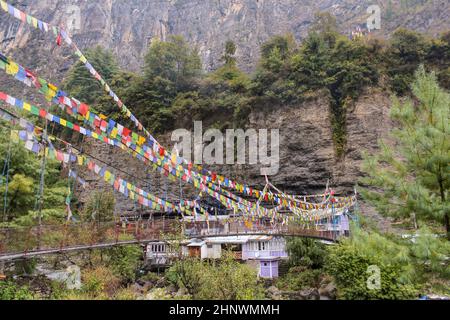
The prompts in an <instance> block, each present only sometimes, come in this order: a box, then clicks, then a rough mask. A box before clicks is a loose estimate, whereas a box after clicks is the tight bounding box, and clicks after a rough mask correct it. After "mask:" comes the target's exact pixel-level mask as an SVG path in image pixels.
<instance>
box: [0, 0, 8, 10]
mask: <svg viewBox="0 0 450 320" xmlns="http://www.w3.org/2000/svg"><path fill="white" fill-rule="evenodd" d="M0 4H1V6H2V9H3V10H5V11H8V5H7V4H6V2H4V1H0Z"/></svg>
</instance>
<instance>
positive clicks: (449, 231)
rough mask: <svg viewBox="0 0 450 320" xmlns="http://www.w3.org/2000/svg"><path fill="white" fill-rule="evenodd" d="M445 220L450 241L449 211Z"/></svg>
mask: <svg viewBox="0 0 450 320" xmlns="http://www.w3.org/2000/svg"><path fill="white" fill-rule="evenodd" d="M444 220H445V230H446V231H447V240H449V241H450V218H449V215H448V212H446V213H445V216H444Z"/></svg>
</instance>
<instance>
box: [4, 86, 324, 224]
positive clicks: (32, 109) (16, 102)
mask: <svg viewBox="0 0 450 320" xmlns="http://www.w3.org/2000/svg"><path fill="white" fill-rule="evenodd" d="M0 100H2V101H5V102H6V103H8V104H9V105H11V106H13V107H16V108H18V109H20V110H24V111H28V112H29V113H31V114H33V115H36V116H39V117H41V118H43V119H47V120H48V121H51V122H54V123H57V124H59V125H62V126H64V127H67V128H71V129H73V130H75V131H77V132H80V133H81V134H84V135H86V136H89V137H92V138H95V139H98V140H100V141H103V142H106V143H108V144H110V145H116V144H115V143H114V140H112V139H109V138H107V137H105V136H103V135H101V136H100V135H98V134H96V133H94V132H92V131H90V130H87V129H84V128H83V127H80V126H77V125H74V124H73V123H71V122H70V121H67V120H65V119H63V118H60V117H58V116H55V115H53V114H51V113H49V112H47V111H46V110H45V109H39V108H38V107H36V106H33V105H30V104H29V103H27V102H24V101H22V100H20V99H16V98H14V97H12V96H10V95H7V94H6V93H3V92H0ZM29 147H30V148H35V149H36V148H38V146H36V145H31V142H30V143H29ZM67 157H68V155H66V156H65V158H63V159H58V160H64V159H67ZM159 167H160V168H161V169H163V168H164V167H161V166H159ZM174 171H175V170H174ZM169 174H173V175H174V176H175V177H179V175H177V172H176V171H175V172H170V173H169ZM186 179H187V178H186ZM192 182H193V184H194V185H195V186H197V187H199V188H200V190H201V191H202V192H205V193H207V194H208V195H210V196H211V197H213V198H215V199H217V200H218V201H220V202H221V203H222V204H223V205H224V206H225V207H227V208H228V209H234V210H236V211H238V210H239V209H240V210H242V211H243V212H245V213H247V214H250V215H256V216H260V217H262V216H266V217H272V216H273V217H278V218H281V215H280V214H279V212H278V211H277V210H273V209H272V210H269V209H266V208H262V207H260V206H259V205H258V204H256V203H252V204H251V205H250V206H248V204H247V202H241V203H236V202H235V201H233V200H232V199H230V198H227V197H225V196H223V195H221V194H220V193H219V192H217V191H214V190H212V189H209V188H208V187H207V186H206V185H205V184H202V183H201V182H200V185H198V183H199V182H198V181H196V180H194V181H192ZM283 205H284V206H285V207H290V203H288V202H287V201H285V203H284V204H283ZM310 208H311V209H312V208H313V207H308V209H310ZM306 209H307V208H306V206H305V208H304V210H306ZM317 209H319V208H318V207H317ZM293 211H294V212H296V211H295V210H293ZM318 218H319V217H318V216H317V219H318Z"/></svg>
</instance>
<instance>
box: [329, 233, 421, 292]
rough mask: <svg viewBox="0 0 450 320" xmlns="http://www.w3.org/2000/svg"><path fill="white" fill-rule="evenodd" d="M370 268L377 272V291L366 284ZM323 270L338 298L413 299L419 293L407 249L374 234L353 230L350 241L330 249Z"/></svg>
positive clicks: (344, 241) (347, 240)
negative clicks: (333, 283) (331, 278)
mask: <svg viewBox="0 0 450 320" xmlns="http://www.w3.org/2000/svg"><path fill="white" fill-rule="evenodd" d="M369 266H376V267H378V268H379V269H380V276H381V280H380V285H381V288H380V289H376V288H374V289H370V288H369V287H368V285H367V283H368V279H369V277H370V276H371V273H370V272H369V271H368V270H369V269H368V268H369ZM325 270H326V271H327V273H329V274H330V275H332V276H333V277H334V280H335V283H336V285H337V288H338V296H339V298H341V299H351V300H370V299H390V300H393V299H412V298H414V297H416V296H417V294H418V291H417V288H416V287H415V286H414V283H413V279H414V274H415V273H414V269H413V268H412V264H411V257H410V256H409V251H408V248H407V247H404V246H401V245H399V244H397V243H395V242H394V241H391V240H388V239H387V238H384V237H382V236H381V235H379V234H376V233H370V234H369V233H366V232H364V231H361V230H354V235H353V236H352V238H351V239H346V240H343V241H342V242H341V243H339V245H337V246H334V247H331V248H330V253H329V255H328V257H327V261H326V264H325Z"/></svg>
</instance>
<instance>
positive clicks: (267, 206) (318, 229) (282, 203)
mask: <svg viewBox="0 0 450 320" xmlns="http://www.w3.org/2000/svg"><path fill="white" fill-rule="evenodd" d="M0 7H1V9H2V10H3V11H4V12H1V11H0V14H1V15H10V16H11V17H13V18H15V19H17V20H19V21H20V22H21V23H23V24H24V25H26V24H28V25H29V26H30V27H32V28H35V29H37V30H40V31H41V32H43V33H46V34H50V35H52V36H53V37H54V38H55V39H56V44H57V46H60V47H61V46H63V45H65V46H67V47H68V48H69V49H70V50H72V51H73V54H74V56H75V57H76V58H77V59H78V60H79V61H80V62H81V64H82V65H84V66H85V67H86V68H87V70H89V72H90V74H91V75H92V77H93V79H95V80H97V81H98V82H99V84H100V85H101V86H102V88H104V90H105V92H106V93H107V94H108V95H109V96H110V97H111V99H112V101H114V103H116V104H117V107H118V108H119V110H120V111H121V113H122V115H123V117H125V118H127V121H129V122H130V123H132V124H133V126H134V127H133V128H128V127H126V126H125V125H123V124H120V123H118V122H116V121H114V120H113V119H110V118H108V117H107V116H105V115H102V114H98V113H96V112H95V110H94V109H93V108H91V107H90V106H89V105H88V104H86V103H83V102H81V101H79V100H78V99H76V98H75V97H71V96H70V95H69V94H68V93H66V92H64V91H62V90H61V89H60V88H58V86H56V85H54V84H52V83H50V82H49V81H47V80H45V79H43V78H41V77H40V76H39V75H38V74H37V73H36V72H35V71H32V70H30V69H28V68H27V67H26V66H21V65H19V64H18V63H16V62H15V61H14V60H13V59H12V58H11V57H8V56H6V55H4V54H2V53H0V72H4V73H5V74H6V75H7V76H10V77H11V79H13V80H12V81H17V82H19V83H21V84H23V85H25V86H27V87H30V88H32V89H35V90H36V91H37V93H39V94H41V95H43V96H44V97H45V98H46V99H47V100H48V101H49V104H48V105H47V106H36V105H33V104H32V103H29V102H26V101H25V100H22V99H19V98H16V97H13V96H11V95H9V94H7V93H6V92H2V91H0V117H1V118H2V119H3V120H4V122H6V123H9V127H8V128H9V129H10V130H11V142H13V143H19V144H23V145H24V148H25V149H27V150H28V151H30V152H32V153H34V154H35V155H36V156H37V157H39V158H40V159H42V162H41V163H42V165H41V168H40V172H41V174H40V181H39V188H38V201H37V212H38V216H37V218H36V221H35V222H36V224H35V225H33V226H31V227H17V226H16V227H12V226H9V225H8V224H9V223H10V222H11V221H10V219H9V218H8V216H7V215H6V214H4V225H5V226H6V227H4V228H3V229H0V261H10V260H15V259H22V258H27V257H36V256H41V255H48V254H58V253H64V252H75V251H80V250H88V249H104V248H109V247H114V246H120V245H129V244H148V243H150V242H155V241H161V240H164V239H167V238H168V237H169V238H170V237H171V236H172V237H175V236H177V234H180V229H179V227H180V226H181V229H182V230H181V234H182V235H183V236H184V237H187V238H202V237H214V236H226V235H230V236H239V235H282V236H299V237H309V238H315V239H321V240H326V241H336V240H337V239H338V237H339V236H341V235H342V232H341V231H342V230H341V229H339V228H337V226H339V225H340V224H341V223H342V220H343V219H345V218H346V217H348V215H349V213H350V212H351V210H352V208H353V207H354V206H355V205H356V204H357V195H356V192H355V193H354V194H351V195H349V196H337V195H336V194H335V193H334V191H333V190H332V189H331V188H329V187H328V186H327V187H326V190H325V192H324V193H323V194H320V195H305V196H298V195H289V194H286V193H284V192H282V191H281V190H279V189H278V188H277V187H276V186H274V185H273V184H271V183H270V181H269V179H267V177H266V185H265V187H264V189H263V190H258V189H256V188H254V187H252V186H250V185H247V184H245V183H241V182H238V181H235V180H234V179H231V178H229V177H225V176H222V175H219V174H218V173H216V172H213V171H210V170H208V169H207V168H205V167H203V166H200V165H196V164H193V163H191V162H190V161H188V160H186V159H184V158H183V157H181V156H180V155H178V154H177V153H176V152H169V151H168V150H167V149H166V148H164V147H163V146H162V145H161V144H160V143H159V142H158V141H157V140H156V139H155V138H154V137H153V136H152V135H151V133H150V132H149V131H148V130H147V129H146V128H145V127H144V126H143V125H142V122H140V121H139V120H138V118H137V117H136V116H135V115H134V114H133V113H132V111H131V110H130V109H129V108H128V107H127V106H126V105H125V103H124V102H123V101H122V100H121V99H120V98H119V97H118V96H117V95H116V93H115V92H114V91H113V90H112V88H111V87H110V86H109V84H108V83H107V82H106V81H105V80H104V79H103V77H102V76H101V75H100V74H99V73H98V72H97V71H96V70H95V68H94V66H93V65H92V64H91V63H90V62H89V61H88V59H87V57H86V56H85V55H84V54H83V53H82V51H81V50H80V49H79V48H78V47H77V46H76V44H75V42H74V41H73V40H72V39H71V37H70V36H69V34H68V33H67V32H66V31H65V30H64V28H63V27H61V26H55V25H51V24H49V23H47V22H44V21H41V20H39V19H37V18H35V17H33V16H31V15H29V14H27V13H25V12H22V11H20V10H19V9H17V8H15V7H13V6H12V5H10V4H8V3H6V2H5V1H3V0H0ZM55 106H56V107H57V108H58V113H56V110H55V108H54V107H55ZM52 109H53V110H52ZM61 113H62V114H64V116H59V115H56V114H61ZM24 115H27V117H25V116H24ZM29 116H31V117H29ZM36 117H38V118H39V120H40V121H41V123H44V124H45V125H44V126H43V127H39V126H37V125H36V124H35V123H34V122H33V121H31V120H30V119H36ZM49 124H53V125H55V126H59V127H61V128H66V129H68V130H71V131H72V132H73V133H74V134H77V135H79V136H81V137H83V138H85V139H88V140H90V141H96V142H97V143H103V144H106V145H108V146H109V147H110V148H112V149H120V150H121V151H122V152H125V153H128V154H129V155H130V157H133V158H135V159H136V161H141V162H143V163H144V164H145V165H147V166H148V170H149V171H150V170H154V171H156V172H158V173H160V174H161V176H162V177H164V178H165V179H167V181H171V182H172V183H179V184H180V186H181V184H182V183H184V184H185V185H189V186H190V187H191V188H192V189H193V190H195V192H198V193H199V196H198V197H196V198H195V199H183V195H182V192H180V197H179V201H169V200H168V199H167V196H166V197H161V196H158V195H157V194H152V193H150V192H148V191H146V190H144V187H139V186H138V185H137V184H136V183H145V181H143V180H142V179H140V178H139V177H132V178H133V180H134V181H136V183H132V182H130V181H129V180H125V179H124V177H125V176H130V175H129V174H128V173H127V172H125V171H124V170H123V169H122V168H117V167H115V166H112V165H111V164H108V163H106V162H104V161H103V160H102V159H99V158H98V157H96V156H95V155H93V154H87V153H86V152H83V148H82V147H80V146H77V145H73V144H72V143H69V142H67V141H65V140H63V139H62V138H61V137H57V136H53V135H52V134H50V133H49V130H48V128H49ZM48 159H53V160H56V161H58V162H60V163H61V164H62V165H63V166H64V167H65V168H66V169H67V171H68V172H69V174H68V177H67V178H68V179H69V181H72V182H73V183H79V184H81V185H83V186H84V185H85V184H86V181H85V180H84V179H82V177H81V175H80V174H79V172H78V170H81V171H80V172H82V171H83V170H84V171H87V172H88V173H89V174H91V175H95V176H97V177H98V178H100V179H102V180H104V182H105V183H106V184H108V185H110V186H111V188H112V189H113V190H115V191H116V192H117V193H120V194H122V195H123V196H125V197H126V198H127V199H128V200H129V201H132V202H134V203H136V204H138V205H139V206H141V207H142V208H145V209H146V210H147V211H148V212H150V216H151V217H152V220H151V221H150V220H148V221H144V220H143V219H142V217H139V219H138V221H137V222H135V223H134V224H126V223H125V224H124V222H123V218H124V217H123V216H118V217H116V220H117V221H113V222H110V223H104V224H99V223H95V222H90V223H81V222H80V221H74V215H73V213H72V208H71V204H72V203H71V196H72V195H73V187H70V184H69V191H68V196H67V200H66V208H65V210H66V211H65V212H67V217H66V219H64V220H63V221H61V222H60V224H59V225H52V226H48V225H45V222H46V221H44V219H43V216H42V209H43V208H44V206H45V203H44V185H45V183H44V178H45V168H46V161H47V160H48ZM10 162H11V155H10V154H9V153H8V155H7V156H6V159H5V162H4V172H3V177H4V179H3V181H4V183H5V194H4V199H7V197H8V184H9V182H10V176H9V169H10V167H11V163H10ZM84 171H83V172H84ZM205 198H207V199H210V200H212V201H214V203H216V207H217V208H221V210H225V211H226V213H227V215H228V216H229V217H228V218H226V219H227V220H226V222H223V221H222V222H218V221H214V217H213V215H212V214H211V213H210V212H208V209H207V208H206V207H205V206H204V201H203V200H204V199H205ZM6 203H7V201H6V200H5V206H4V207H5V208H4V209H5V212H4V213H6ZM157 212H164V213H167V212H169V213H174V214H175V216H176V219H175V220H173V221H167V222H166V221H162V222H161V221H155V219H153V216H154V215H155V213H157ZM188 218H191V220H189V219H188ZM216 218H217V217H216ZM93 220H95V219H93ZM187 220H189V221H190V222H189V223H185V222H186V221H187ZM216 220H217V219H216ZM180 221H181V223H180ZM161 223H162V224H161ZM217 223H219V224H221V225H222V227H223V226H224V225H227V227H226V228H215V227H211V225H215V224H217ZM189 225H190V228H188V226H189ZM130 226H131V227H130ZM188 229H189V230H188Z"/></svg>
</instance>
